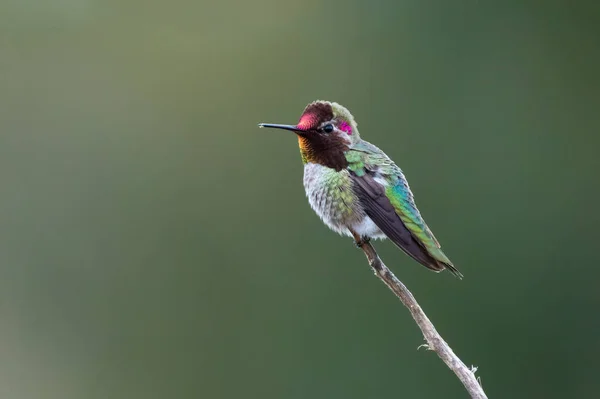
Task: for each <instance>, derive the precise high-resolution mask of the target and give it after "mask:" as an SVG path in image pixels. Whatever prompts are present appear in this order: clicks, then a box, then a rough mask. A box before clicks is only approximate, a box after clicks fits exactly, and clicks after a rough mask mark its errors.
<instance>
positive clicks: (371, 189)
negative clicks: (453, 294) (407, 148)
mask: <svg viewBox="0 0 600 399" xmlns="http://www.w3.org/2000/svg"><path fill="white" fill-rule="evenodd" d="M258 126H259V127H261V128H273V129H283V130H288V131H292V132H294V133H295V134H296V136H297V138H298V146H299V148H300V156H301V159H302V163H303V164H304V178H303V183H304V189H305V191H306V196H307V198H308V202H309V204H310V206H311V208H312V209H313V210H314V211H315V212H316V214H317V215H318V216H319V217H320V218H321V220H322V221H323V222H324V223H325V225H327V226H328V227H329V228H330V229H331V230H333V231H334V232H337V233H339V234H341V235H344V236H349V237H353V238H354V240H355V243H356V245H357V246H359V247H360V246H362V245H364V244H365V243H367V242H369V241H370V240H371V239H385V238H387V239H389V240H391V241H392V242H393V243H394V244H395V245H396V246H397V247H399V248H400V249H401V250H402V251H404V252H405V253H406V254H407V255H409V256H410V257H412V258H413V259H414V260H416V261H417V262H419V263H420V264H422V265H423V266H425V267H427V268H428V269H430V270H433V271H435V272H441V271H442V270H444V269H448V270H449V271H450V272H451V273H452V274H454V275H455V276H456V277H458V278H461V279H462V277H463V275H462V274H461V273H460V271H458V269H457V268H456V267H455V266H454V265H453V264H452V262H451V261H450V259H449V258H448V257H447V256H446V255H445V254H444V252H442V249H441V246H440V244H439V242H438V240H437V239H436V238H435V236H434V235H433V233H432V232H431V230H430V229H429V227H428V226H427V224H426V223H425V220H424V219H423V217H422V216H421V213H420V212H419V209H418V208H417V206H416V203H415V199H414V196H413V193H412V191H411V189H410V187H409V185H408V181H407V180H406V177H405V176H404V173H403V172H402V170H401V169H400V168H399V167H398V166H397V165H396V164H395V163H394V162H393V161H392V160H391V159H390V158H389V157H388V156H387V155H386V154H385V153H384V152H383V151H382V150H380V149H379V148H378V147H376V146H375V145H373V144H371V143H369V142H367V141H365V140H363V139H362V138H361V136H360V134H359V131H358V124H357V123H356V120H355V119H354V116H352V114H351V113H350V111H349V110H348V109H347V108H345V107H344V106H342V105H340V104H338V103H336V102H330V101H322V100H317V101H314V102H311V103H310V104H308V105H307V106H306V107H305V109H304V111H303V112H302V115H301V116H300V120H299V121H298V123H297V124H295V125H284V124H274V123H260V124H259V125H258Z"/></svg>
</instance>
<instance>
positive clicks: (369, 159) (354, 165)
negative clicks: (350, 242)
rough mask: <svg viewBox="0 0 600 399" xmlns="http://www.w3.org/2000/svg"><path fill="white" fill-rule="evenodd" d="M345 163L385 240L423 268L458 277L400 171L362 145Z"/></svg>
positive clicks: (355, 147) (366, 144) (352, 152)
mask: <svg viewBox="0 0 600 399" xmlns="http://www.w3.org/2000/svg"><path fill="white" fill-rule="evenodd" d="M346 159H347V160H348V163H349V166H348V169H349V170H350V172H351V174H352V176H353V182H354V188H355V191H356V193H357V196H358V198H359V199H360V201H361V203H362V205H363V207H364V208H365V211H366V213H367V214H368V215H369V217H371V219H373V222H375V224H376V225H377V226H378V227H379V228H380V229H381V230H382V231H383V232H384V233H385V234H386V235H387V236H388V238H390V240H392V241H393V242H394V243H395V244H396V245H398V246H399V247H400V248H401V249H402V250H404V252H406V253H407V254H408V255H410V256H412V257H413V258H414V259H416V260H417V261H418V262H420V263H421V264H423V265H424V266H426V267H428V268H430V269H433V270H437V271H439V270H443V269H444V268H447V269H449V270H450V271H451V272H453V273H454V274H455V275H457V276H459V277H462V275H461V274H460V272H459V271H458V270H457V269H456V268H455V267H454V265H452V262H451V261H450V259H448V257H447V256H446V255H445V254H444V253H443V252H442V250H441V248H440V244H439V242H438V241H437V239H436V238H435V236H434V235H433V233H432V232H431V230H430V229H429V227H428V226H427V224H426V223H425V220H423V217H422V216H421V213H420V212H419V210H418V209H417V206H416V204H415V201H414V197H413V194H412V192H411V190H410V187H409V185H408V182H407V181H406V178H405V177H404V174H403V173H402V170H401V169H400V168H399V167H398V166H396V165H395V164H394V162H393V161H392V160H390V159H389V158H388V157H387V156H386V155H385V154H384V153H383V152H382V151H381V150H380V149H379V148H377V147H376V146H374V145H372V144H370V143H367V142H365V141H362V142H361V143H358V144H356V145H355V146H354V147H353V148H351V149H350V150H349V151H348V152H347V153H346Z"/></svg>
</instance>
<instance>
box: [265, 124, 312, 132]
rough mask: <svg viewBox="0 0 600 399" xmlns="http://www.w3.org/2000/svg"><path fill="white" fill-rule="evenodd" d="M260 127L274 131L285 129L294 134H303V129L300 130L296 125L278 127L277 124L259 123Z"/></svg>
mask: <svg viewBox="0 0 600 399" xmlns="http://www.w3.org/2000/svg"><path fill="white" fill-rule="evenodd" d="M258 127H270V128H273V129H284V130H291V131H292V132H301V131H302V129H299V128H298V126H294V125H278V124H276V123H259V124H258Z"/></svg>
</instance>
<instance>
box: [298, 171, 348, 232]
mask: <svg viewBox="0 0 600 399" xmlns="http://www.w3.org/2000/svg"><path fill="white" fill-rule="evenodd" d="M304 189H305V191H306V196H307V197H308V202H309V203H310V206H311V207H312V208H313V209H314V211H315V212H316V213H317V214H318V215H319V216H320V217H321V219H322V220H323V221H324V222H325V223H326V224H327V225H329V227H331V228H332V229H334V230H339V229H343V228H345V227H344V226H346V225H348V223H349V222H350V221H351V220H352V219H354V218H356V217H357V216H358V215H357V211H358V210H357V204H358V202H357V199H356V196H355V194H354V192H353V191H352V181H351V178H350V174H349V173H348V171H346V170H342V171H339V172H337V171H335V170H334V169H331V168H328V167H325V166H322V165H319V164H313V163H307V164H305V166H304Z"/></svg>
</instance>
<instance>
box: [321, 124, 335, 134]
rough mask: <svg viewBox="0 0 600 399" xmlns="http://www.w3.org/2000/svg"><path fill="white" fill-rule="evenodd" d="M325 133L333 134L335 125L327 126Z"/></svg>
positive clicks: (324, 128) (324, 127) (324, 129)
mask: <svg viewBox="0 0 600 399" xmlns="http://www.w3.org/2000/svg"><path fill="white" fill-rule="evenodd" d="M323 131H324V132H325V133H331V132H333V125H332V124H331V123H328V124H327V125H325V126H323Z"/></svg>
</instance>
